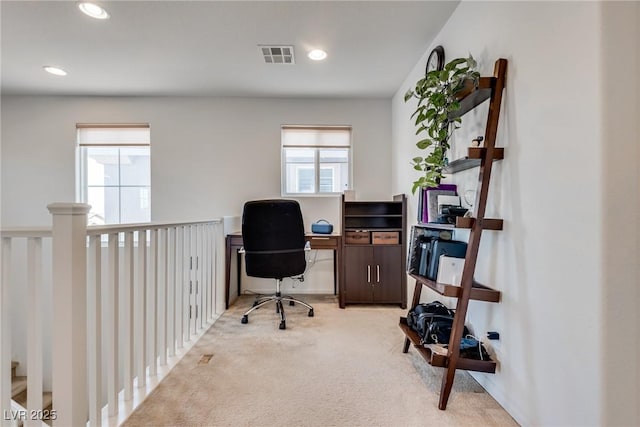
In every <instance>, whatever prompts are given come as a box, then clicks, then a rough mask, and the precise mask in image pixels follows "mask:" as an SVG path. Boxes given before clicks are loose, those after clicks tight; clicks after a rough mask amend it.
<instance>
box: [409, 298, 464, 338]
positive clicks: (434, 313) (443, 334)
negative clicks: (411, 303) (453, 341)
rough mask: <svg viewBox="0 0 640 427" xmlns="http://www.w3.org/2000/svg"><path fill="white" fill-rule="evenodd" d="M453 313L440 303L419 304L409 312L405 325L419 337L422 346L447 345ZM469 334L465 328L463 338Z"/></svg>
mask: <svg viewBox="0 0 640 427" xmlns="http://www.w3.org/2000/svg"><path fill="white" fill-rule="evenodd" d="M453 315H454V311H453V310H451V309H449V308H447V306H445V305H444V304H442V303H441V302H440V301H433V302H430V303H421V304H418V305H416V306H415V307H414V308H412V309H411V310H409V313H408V314H407V325H409V327H410V328H411V329H413V330H414V331H416V333H417V334H418V336H419V337H420V341H421V343H422V344H448V343H449V337H450V336H451V328H452V327H453ZM468 333H469V331H468V330H467V327H466V326H465V328H464V331H463V336H466V335H467V334H468Z"/></svg>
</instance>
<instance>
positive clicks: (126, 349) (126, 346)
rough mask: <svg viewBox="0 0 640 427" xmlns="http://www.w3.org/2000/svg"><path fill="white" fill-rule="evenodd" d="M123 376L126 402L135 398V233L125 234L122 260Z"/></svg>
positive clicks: (128, 232) (121, 329)
mask: <svg viewBox="0 0 640 427" xmlns="http://www.w3.org/2000/svg"><path fill="white" fill-rule="evenodd" d="M122 261H123V263H122V270H123V275H122V278H123V281H122V288H121V289H122V295H121V300H122V326H121V328H120V331H121V332H122V358H123V360H122V374H123V378H124V379H123V381H124V400H131V399H132V398H133V377H134V373H133V333H134V332H133V298H134V295H133V282H134V273H133V231H127V232H125V233H124V254H123V259H122Z"/></svg>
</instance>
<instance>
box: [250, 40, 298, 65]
mask: <svg viewBox="0 0 640 427" xmlns="http://www.w3.org/2000/svg"><path fill="white" fill-rule="evenodd" d="M258 48H260V52H261V53H262V56H263V57H264V62H266V63H267V64H295V62H296V61H295V58H294V57H293V46H266V45H258Z"/></svg>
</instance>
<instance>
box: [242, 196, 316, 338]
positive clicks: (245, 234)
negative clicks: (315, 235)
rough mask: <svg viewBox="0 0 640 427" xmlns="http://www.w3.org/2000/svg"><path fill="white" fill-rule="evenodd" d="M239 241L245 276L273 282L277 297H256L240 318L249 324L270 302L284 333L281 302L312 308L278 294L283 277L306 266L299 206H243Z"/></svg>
mask: <svg viewBox="0 0 640 427" xmlns="http://www.w3.org/2000/svg"><path fill="white" fill-rule="evenodd" d="M242 239H243V251H244V254H245V268H246V271H247V276H252V277H262V278H268V279H276V293H275V294H273V295H265V296H259V297H258V298H256V300H255V301H254V303H253V307H251V309H249V310H248V311H246V312H245V313H244V315H243V316H242V323H248V322H249V314H250V313H251V312H252V311H254V310H257V309H258V308H260V307H262V306H263V305H265V304H267V303H269V302H272V301H273V302H275V303H276V312H278V313H280V329H286V327H287V326H286V317H285V314H284V308H283V306H282V301H289V304H290V305H294V304H295V303H298V304H301V305H303V306H305V307H307V308H308V309H309V313H308V315H309V317H313V307H311V306H310V305H309V304H307V303H306V302H304V301H301V300H299V299H297V298H294V297H292V296H289V295H282V294H281V293H280V283H281V282H282V279H284V278H285V277H294V276H299V275H301V274H302V273H304V271H305V268H306V266H307V261H306V257H305V250H308V247H309V245H308V244H307V243H306V242H305V236H304V223H303V222H302V212H301V211H300V205H299V204H298V202H296V201H294V200H256V201H250V202H247V203H245V205H244V211H243V213H242Z"/></svg>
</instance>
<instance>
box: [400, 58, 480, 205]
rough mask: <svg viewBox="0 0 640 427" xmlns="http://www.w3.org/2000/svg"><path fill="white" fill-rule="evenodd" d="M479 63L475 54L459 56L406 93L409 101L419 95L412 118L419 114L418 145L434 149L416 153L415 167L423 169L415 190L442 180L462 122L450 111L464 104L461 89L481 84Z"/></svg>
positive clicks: (417, 117) (432, 72)
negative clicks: (448, 151) (460, 100)
mask: <svg viewBox="0 0 640 427" xmlns="http://www.w3.org/2000/svg"><path fill="white" fill-rule="evenodd" d="M476 66H477V64H476V61H475V60H474V59H473V57H472V56H471V55H469V57H468V58H456V59H454V60H452V61H450V62H448V63H447V64H445V66H444V67H443V69H442V70H434V71H429V72H428V73H427V74H426V75H425V77H424V78H423V79H420V80H418V81H417V82H416V85H415V87H414V88H413V89H409V90H408V91H407V93H406V94H405V96H404V101H405V102H407V101H409V100H410V99H412V98H417V99H418V106H417V108H416V111H415V112H414V113H413V114H412V115H411V118H414V117H415V125H416V127H417V128H418V129H417V130H416V135H421V136H423V138H422V139H420V140H419V141H418V142H417V143H416V146H417V147H418V148H420V149H421V150H426V149H429V148H430V149H431V152H430V153H429V154H428V155H427V156H426V157H414V158H413V160H412V165H413V168H414V169H415V170H417V171H420V172H422V175H421V176H420V177H419V178H418V179H417V180H416V181H414V182H413V188H412V189H411V192H412V193H415V192H416V190H417V189H418V188H425V187H437V186H438V184H439V183H440V180H441V179H442V170H443V168H444V167H445V166H446V164H445V154H446V152H447V150H448V149H449V139H450V138H451V135H452V134H453V131H454V130H456V129H458V128H459V127H460V123H461V122H462V121H461V118H460V117H453V118H451V117H449V114H450V113H451V112H454V111H456V110H457V109H459V108H460V102H459V100H458V95H459V93H460V92H461V91H462V90H463V89H465V88H468V87H469V85H473V86H477V84H478V79H479V78H480V73H478V72H477V71H476Z"/></svg>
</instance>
